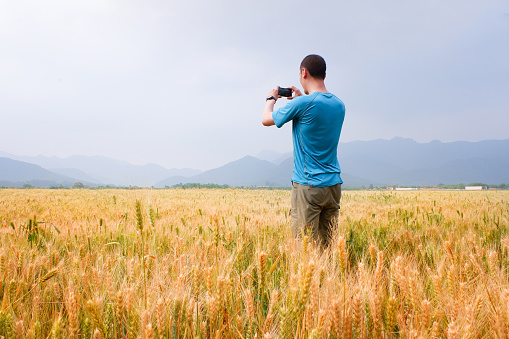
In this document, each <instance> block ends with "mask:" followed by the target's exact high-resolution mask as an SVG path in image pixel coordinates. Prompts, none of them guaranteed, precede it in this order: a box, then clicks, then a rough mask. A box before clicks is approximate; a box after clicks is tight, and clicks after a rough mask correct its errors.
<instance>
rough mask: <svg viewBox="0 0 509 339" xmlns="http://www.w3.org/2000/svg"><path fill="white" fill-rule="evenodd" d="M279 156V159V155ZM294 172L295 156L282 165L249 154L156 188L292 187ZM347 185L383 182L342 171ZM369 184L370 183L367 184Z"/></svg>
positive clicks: (159, 184) (165, 181)
mask: <svg viewBox="0 0 509 339" xmlns="http://www.w3.org/2000/svg"><path fill="white" fill-rule="evenodd" d="M275 159H278V158H277V157H276V158H275ZM292 171H293V157H290V158H286V160H284V161H282V162H281V163H280V164H277V165H276V164H274V163H270V162H268V161H265V160H260V159H258V158H255V157H252V156H246V157H244V158H242V159H239V160H237V161H233V162H231V163H228V164H226V165H224V166H221V167H219V168H215V169H212V170H209V171H205V172H203V173H201V174H199V175H195V176H192V177H189V178H183V177H170V178H167V179H165V180H162V181H160V182H158V183H157V184H156V187H165V186H173V185H176V184H180V183H182V184H185V183H200V184H210V183H214V184H219V185H224V184H226V185H230V186H272V187H289V186H291V178H292ZM341 177H342V178H343V181H344V182H345V187H360V186H362V185H369V183H368V182H370V183H373V184H379V183H377V182H375V181H369V180H366V179H363V178H359V177H356V176H352V175H349V174H341ZM366 183H368V184H366Z"/></svg>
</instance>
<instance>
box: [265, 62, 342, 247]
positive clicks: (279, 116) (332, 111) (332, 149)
mask: <svg viewBox="0 0 509 339" xmlns="http://www.w3.org/2000/svg"><path fill="white" fill-rule="evenodd" d="M325 71H326V64H325V60H324V59H323V58H322V57H321V56H319V55H314V54H312V55H308V56H307V57H305V58H304V60H302V63H301V65H300V74H299V78H300V84H301V85H302V88H303V90H304V94H306V95H302V93H301V92H300V90H299V89H297V88H296V87H294V86H292V87H290V88H291V90H292V94H293V96H292V97H289V98H288V99H289V100H291V101H289V102H288V103H287V104H286V105H285V106H284V107H282V108H280V109H278V110H276V111H274V104H275V103H276V101H277V100H278V99H279V98H280V96H279V95H278V89H279V87H278V88H276V89H273V90H271V91H270V92H269V96H268V97H267V99H266V104H265V109H264V111H263V117H262V123H263V125H264V126H272V125H276V126H277V127H278V128H280V127H281V126H283V125H284V124H285V123H287V122H289V121H290V120H291V121H292V138H293V157H294V164H293V176H292V198H291V199H292V201H291V203H292V209H291V211H290V215H291V229H292V233H293V235H294V236H299V235H300V234H301V233H302V232H303V231H305V229H309V230H310V231H311V233H312V234H313V237H314V239H315V240H316V241H317V242H318V244H319V245H322V246H327V245H328V244H329V242H330V239H331V235H332V229H333V227H334V225H335V223H336V222H337V221H336V219H337V217H338V215H339V201H340V198H341V184H342V183H343V181H342V180H341V176H340V173H341V169H340V167H339V163H338V158H337V148H338V143H339V136H340V134H341V128H342V126H343V120H344V118H345V105H344V104H343V102H342V101H341V100H339V99H338V98H337V97H336V96H335V95H334V94H332V93H329V92H328V91H327V89H326V88H325V83H324V80H325Z"/></svg>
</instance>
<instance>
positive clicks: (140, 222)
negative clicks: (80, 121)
mask: <svg viewBox="0 0 509 339" xmlns="http://www.w3.org/2000/svg"><path fill="white" fill-rule="evenodd" d="M289 209H290V192H289V191H279V190H273V191H271V190H241V189H224V190H223V189H171V190H148V189H147V190H39V189H30V190H20V189H2V190H0V242H1V248H0V297H1V298H2V300H1V307H0V336H3V337H5V338H255V337H256V338H398V337H400V338H508V337H509V336H508V332H509V280H508V278H509V274H508V271H507V268H508V264H509V253H508V249H509V235H508V226H509V220H508V218H509V192H508V191H494V192H493V191H490V192H486V191H483V192H465V191H412V192H388V191H347V192H343V196H342V201H341V211H340V217H339V226H338V228H337V232H336V234H335V236H334V241H333V243H332V245H331V246H330V247H329V248H328V249H327V250H325V251H321V250H320V249H317V248H316V247H315V245H314V243H313V241H312V238H310V237H308V236H306V235H305V236H304V238H303V239H302V240H300V241H296V240H294V239H293V238H292V237H291V235H290V231H289Z"/></svg>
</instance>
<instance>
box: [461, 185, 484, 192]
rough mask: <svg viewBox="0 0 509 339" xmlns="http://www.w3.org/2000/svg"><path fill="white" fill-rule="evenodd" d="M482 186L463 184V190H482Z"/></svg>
mask: <svg viewBox="0 0 509 339" xmlns="http://www.w3.org/2000/svg"><path fill="white" fill-rule="evenodd" d="M482 189H483V187H482V186H465V190H467V191H482Z"/></svg>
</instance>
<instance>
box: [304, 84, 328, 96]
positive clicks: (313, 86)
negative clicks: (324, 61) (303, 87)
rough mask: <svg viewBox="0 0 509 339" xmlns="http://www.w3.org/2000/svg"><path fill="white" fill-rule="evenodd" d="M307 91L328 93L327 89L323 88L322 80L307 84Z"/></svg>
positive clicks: (309, 92)
mask: <svg viewBox="0 0 509 339" xmlns="http://www.w3.org/2000/svg"><path fill="white" fill-rule="evenodd" d="M307 90H308V91H307V92H308V94H311V93H314V92H322V93H329V91H327V88H325V84H324V82H323V81H313V82H311V83H310V84H308V86H307Z"/></svg>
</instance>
